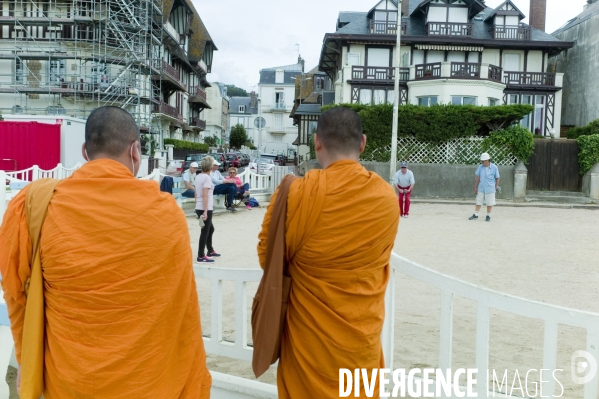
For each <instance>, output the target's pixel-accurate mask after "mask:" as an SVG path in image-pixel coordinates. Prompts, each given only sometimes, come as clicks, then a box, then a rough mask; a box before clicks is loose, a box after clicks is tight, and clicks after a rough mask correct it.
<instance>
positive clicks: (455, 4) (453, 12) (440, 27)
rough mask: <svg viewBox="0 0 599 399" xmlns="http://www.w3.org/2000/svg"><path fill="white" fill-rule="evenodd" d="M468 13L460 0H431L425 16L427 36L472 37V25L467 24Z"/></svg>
mask: <svg viewBox="0 0 599 399" xmlns="http://www.w3.org/2000/svg"><path fill="white" fill-rule="evenodd" d="M468 12H469V9H468V6H467V5H466V4H465V3H464V2H463V1H462V0H457V1H451V0H432V1H431V2H430V4H429V7H428V12H427V14H426V21H427V24H426V26H427V31H428V34H429V35H431V36H433V35H434V36H468V37H470V36H472V24H470V23H468Z"/></svg>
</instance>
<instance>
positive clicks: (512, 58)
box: [503, 54, 520, 72]
mask: <svg viewBox="0 0 599 399" xmlns="http://www.w3.org/2000/svg"><path fill="white" fill-rule="evenodd" d="M503 70H504V71H506V72H519V71H520V54H504V55H503Z"/></svg>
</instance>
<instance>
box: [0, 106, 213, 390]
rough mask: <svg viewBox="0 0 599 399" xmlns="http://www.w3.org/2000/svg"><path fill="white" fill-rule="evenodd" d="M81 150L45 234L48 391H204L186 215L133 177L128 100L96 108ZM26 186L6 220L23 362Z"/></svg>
mask: <svg viewBox="0 0 599 399" xmlns="http://www.w3.org/2000/svg"><path fill="white" fill-rule="evenodd" d="M83 154H84V157H85V158H86V159H88V161H89V162H87V163H86V164H85V165H83V166H82V167H81V168H80V169H79V170H77V171H76V172H75V173H74V174H73V175H72V176H71V177H70V178H67V179H65V180H63V181H61V182H60V183H59V184H58V186H57V187H56V190H55V192H54V196H53V197H52V199H51V201H50V204H49V206H48V213H47V217H46V219H45V222H44V225H43V227H42V232H41V239H40V248H41V263H42V275H43V281H44V298H45V317H46V323H45V325H46V338H45V350H44V369H43V370H44V371H43V373H44V375H43V377H44V397H45V399H68V398H95V399H98V398H106V399H108V398H110V399H115V398H123V399H124V398H127V399H132V398H135V399H139V398H160V399H163V398H164V399H166V398H172V399H178V398H179V399H181V398H189V399H198V398H209V397H210V386H211V383H212V381H211V376H210V373H209V371H208V369H207V368H206V353H205V351H204V345H203V341H202V331H201V326H200V309H199V303H198V296H197V292H196V284H195V278H194V274H193V269H192V254H191V246H190V245H189V233H188V227H187V222H186V220H185V215H184V214H183V212H182V210H181V209H180V208H179V207H178V206H177V203H176V202H175V200H174V199H173V197H172V195H170V194H168V193H161V192H160V191H159V188H158V185H157V184H156V182H153V181H142V180H138V179H136V178H135V177H134V175H136V174H137V171H138V170H139V167H140V162H141V152H140V142H139V130H138V128H137V126H136V124H135V121H134V120H133V118H132V117H131V115H129V114H128V113H127V112H126V111H124V110H122V109H121V108H117V107H101V108H98V109H96V110H95V111H94V112H92V113H91V115H90V116H89V118H88V120H87V123H86V127H85V144H84V145H83ZM26 191H27V187H26V188H25V189H24V190H23V192H21V193H19V194H18V195H17V196H16V197H15V198H14V199H13V200H12V201H11V202H10V203H9V206H8V209H7V211H6V214H5V216H4V221H3V223H2V227H1V229H0V271H1V272H2V288H3V290H4V298H5V300H6V304H7V307H8V312H9V317H10V320H11V328H12V333H13V338H14V341H15V348H16V356H17V361H18V362H19V363H21V348H22V347H23V346H25V345H27V342H22V334H23V318H24V310H25V305H26V296H25V293H24V284H25V282H26V281H27V279H28V278H29V276H30V275H31V261H32V259H31V255H32V254H31V252H32V248H31V242H30V237H29V233H28V229H27V223H26V219H25V209H24V203H25V197H26V195H25V194H26ZM23 378H25V376H23ZM23 382H24V381H22V383H23Z"/></svg>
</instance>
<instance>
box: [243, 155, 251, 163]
mask: <svg viewBox="0 0 599 399" xmlns="http://www.w3.org/2000/svg"><path fill="white" fill-rule="evenodd" d="M241 159H242V160H243V166H248V165H249V164H250V160H251V159H250V156H249V155H248V154H241Z"/></svg>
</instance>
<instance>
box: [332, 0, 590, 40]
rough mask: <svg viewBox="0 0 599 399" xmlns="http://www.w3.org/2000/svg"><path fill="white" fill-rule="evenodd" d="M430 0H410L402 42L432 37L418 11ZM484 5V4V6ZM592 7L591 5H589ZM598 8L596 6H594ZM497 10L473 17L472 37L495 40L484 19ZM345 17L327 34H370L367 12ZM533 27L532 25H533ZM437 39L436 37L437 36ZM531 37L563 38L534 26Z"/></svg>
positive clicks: (346, 13) (545, 38)
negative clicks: (409, 39) (335, 29)
mask: <svg viewBox="0 0 599 399" xmlns="http://www.w3.org/2000/svg"><path fill="white" fill-rule="evenodd" d="M429 1H430V0H424V1H423V2H420V3H418V2H417V1H414V0H412V1H411V2H410V16H409V17H403V18H402V22H407V31H406V33H405V36H402V42H403V41H404V40H406V41H407V37H418V36H421V37H427V38H428V37H430V36H428V34H427V31H426V26H425V24H426V20H425V18H424V14H422V13H420V12H416V10H418V9H421V8H422V7H424V6H425V5H426V4H428V2H429ZM464 1H467V2H473V3H476V5H477V7H478V5H481V4H480V3H479V2H478V1H477V0H464ZM598 4H599V3H595V4H593V6H597V5H598ZM481 6H482V5H481ZM482 7H484V6H482ZM589 8H591V7H589ZM593 8H596V7H593ZM495 12H496V9H494V8H490V7H484V9H483V10H482V11H481V12H480V14H479V15H480V16H481V17H482V20H477V19H472V20H471V23H472V39H473V40H494V39H493V38H492V36H491V32H490V31H489V28H491V26H492V23H491V22H489V21H484V20H485V19H487V18H488V17H489V16H490V15H492V14H494V13H495ZM342 16H343V18H344V20H348V21H349V22H348V23H347V24H346V25H344V26H343V27H341V28H339V29H337V31H336V32H335V33H333V34H327V35H341V34H346V35H370V32H369V28H368V17H367V13H366V12H352V13H349V12H347V11H344V12H340V13H339V20H341V18H342ZM531 28H532V27H531ZM377 36H379V37H380V36H393V37H392V39H393V41H395V35H377ZM325 39H326V37H325ZM435 39H436V37H435ZM447 39H448V40H449V41H451V40H454V39H455V37H450V38H447ZM531 39H532V41H533V42H534V41H537V42H539V41H546V42H560V41H561V40H560V39H558V38H556V37H555V36H552V35H550V34H548V33H545V32H543V31H541V30H538V29H535V28H532V30H531Z"/></svg>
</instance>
